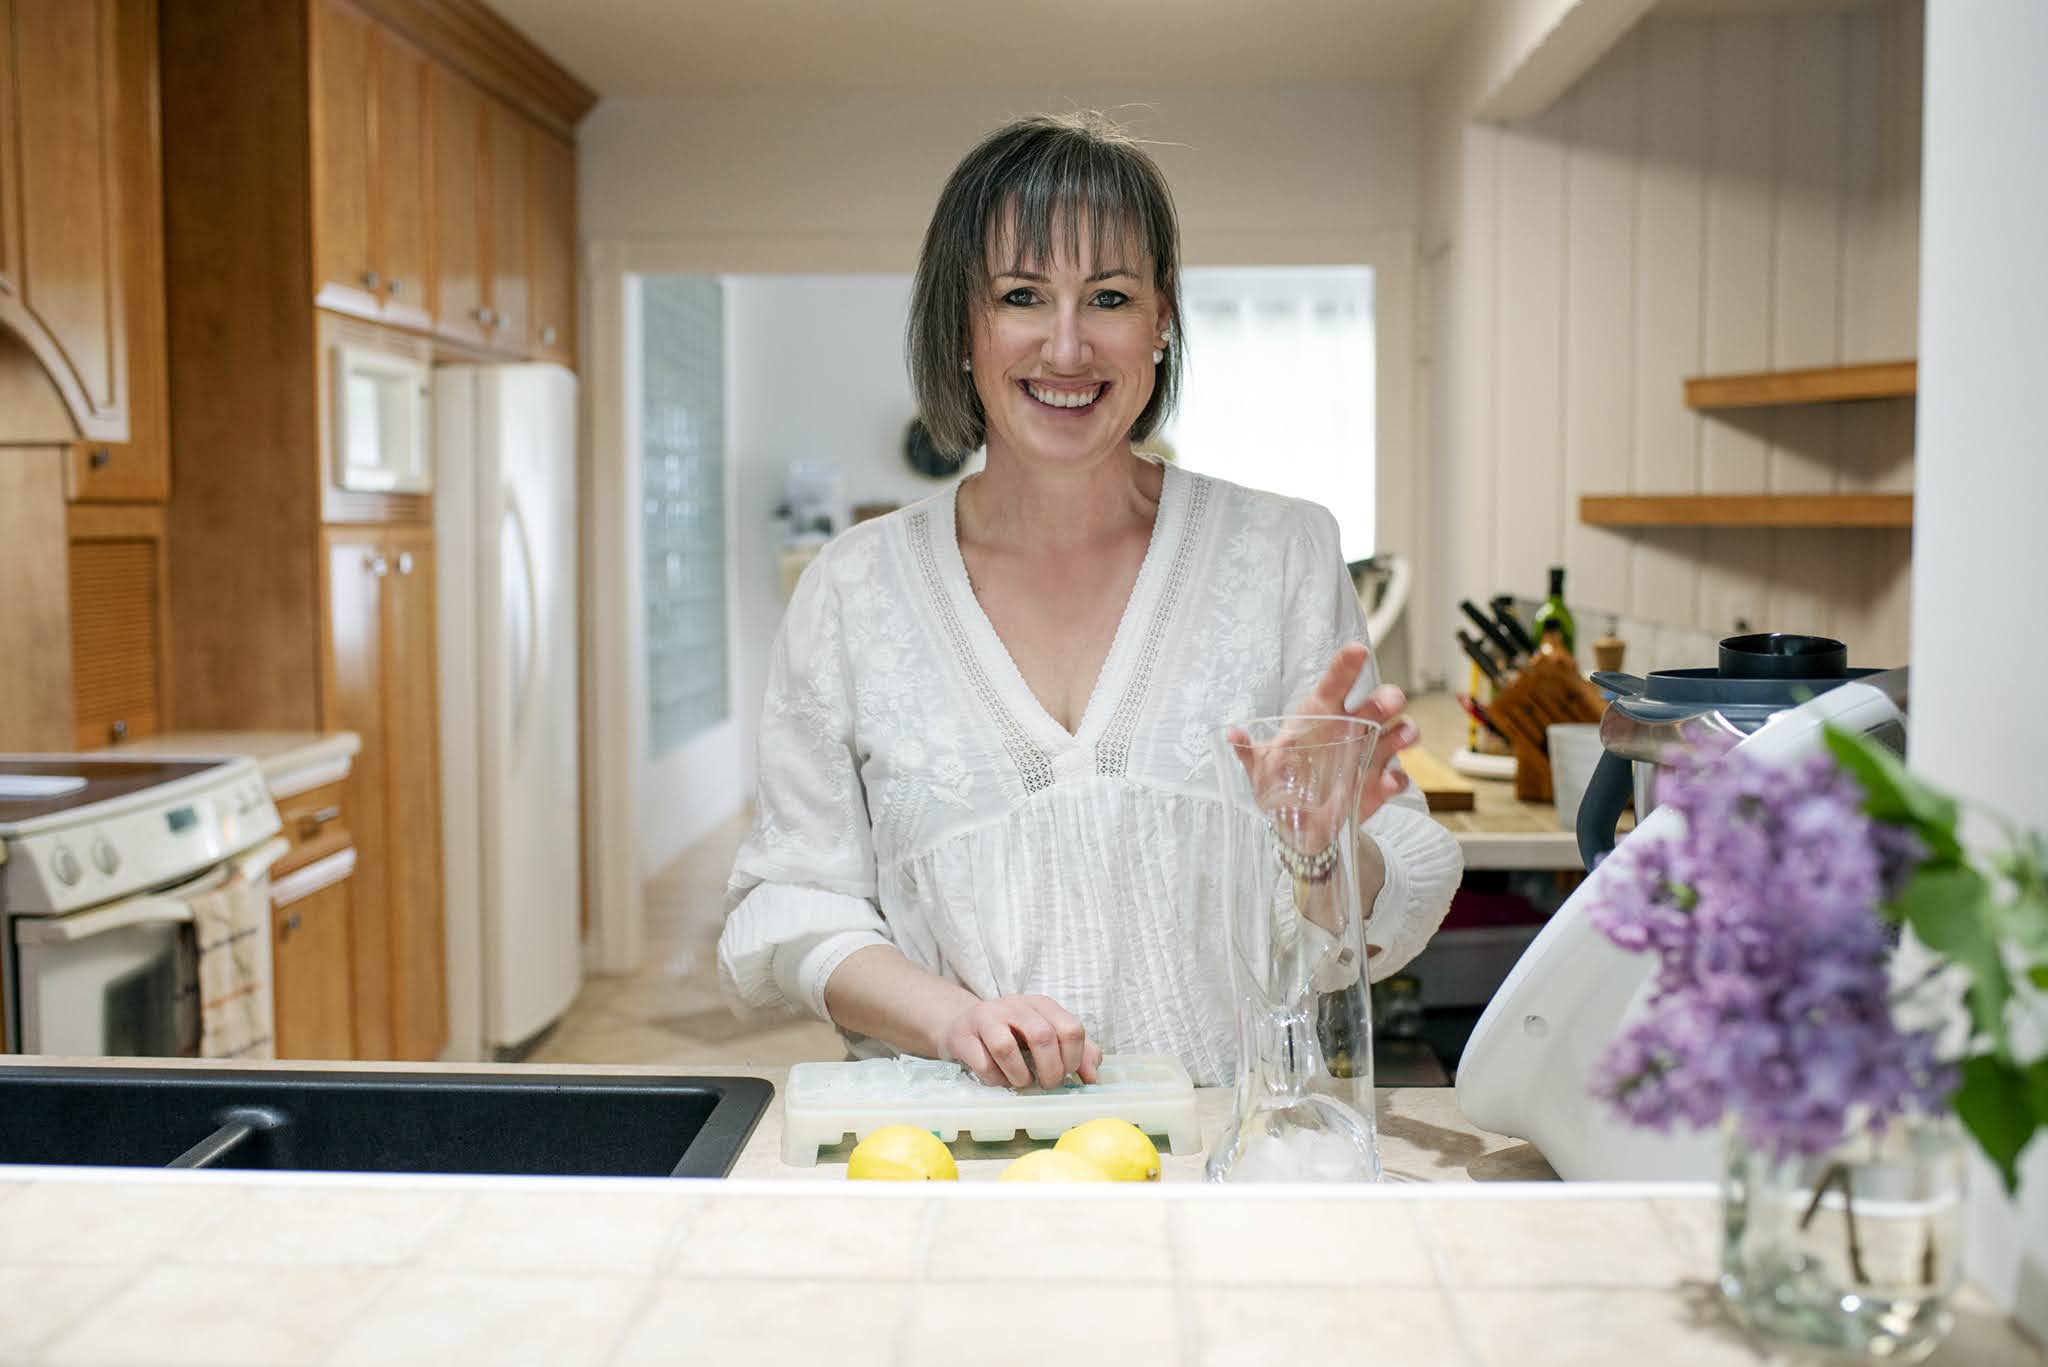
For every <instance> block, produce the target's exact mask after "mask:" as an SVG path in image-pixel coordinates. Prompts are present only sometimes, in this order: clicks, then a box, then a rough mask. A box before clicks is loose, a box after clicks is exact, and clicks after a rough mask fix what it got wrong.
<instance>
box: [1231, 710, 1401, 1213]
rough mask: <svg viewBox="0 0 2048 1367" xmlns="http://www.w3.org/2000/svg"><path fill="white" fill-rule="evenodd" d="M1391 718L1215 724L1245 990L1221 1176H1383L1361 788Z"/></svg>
mask: <svg viewBox="0 0 2048 1367" xmlns="http://www.w3.org/2000/svg"><path fill="white" fill-rule="evenodd" d="M1379 732H1380V728H1379V727H1378V726H1377V725H1376V724H1375V723H1372V722H1367V721H1360V720H1358V719H1357V718H1355V717H1305V716H1293V717H1263V718H1259V719H1256V720H1252V721H1247V722H1243V723H1240V724H1239V725H1237V726H1232V727H1226V728H1224V729H1223V730H1222V731H1221V732H1219V733H1218V734H1217V735H1216V737H1215V747H1216V762H1217V772H1218V781H1219V784H1220V787H1221V796H1222V798H1223V805H1224V823H1223V841H1222V844H1223V848H1222V850H1221V854H1222V863H1223V891H1224V909H1225V915H1226V916H1227V918H1228V920H1229V926H1230V944H1231V978H1232V982H1233V985H1234V987H1235V988H1236V992H1237V1026H1238V1060H1237V1090H1236V1105H1235V1109H1234V1111H1233V1114H1232V1116H1231V1121H1230V1125H1229V1128H1228V1129H1227V1130H1226V1131H1225V1132H1224V1134H1223V1136H1222V1138H1221V1139H1220V1141H1219V1142H1218V1143H1217V1145H1216V1146H1215V1148H1214V1149H1213V1150H1212V1151H1211V1152H1210V1156H1209V1165H1208V1174H1209V1180H1211V1181H1213V1182H1225V1181H1228V1182H1347V1181H1348V1182H1357V1181H1368V1182H1369V1181H1377V1180H1379V1178H1380V1155H1379V1130H1378V1125H1377V1124H1376V1121H1375V1116H1374V1110H1373V1106H1374V1102H1373V1090H1372V994H1371V988H1370V986H1369V982H1368V978H1367V973H1366V951H1365V939H1364V921H1365V911H1366V908H1365V906H1364V904H1363V900H1362V896H1361V890H1360V888H1359V883H1358V858H1357V855H1358V822H1357V810H1358V794H1359V787H1360V781H1361V779H1362V778H1363V776H1364V774H1365V772H1366V766H1367V762H1368V761H1369V759H1370V758H1371V755H1372V752H1373V746H1374V745H1375V744H1376V743H1377V742H1378V740H1379Z"/></svg>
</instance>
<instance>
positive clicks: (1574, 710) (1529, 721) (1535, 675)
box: [1487, 649, 1607, 802]
mask: <svg viewBox="0 0 2048 1367" xmlns="http://www.w3.org/2000/svg"><path fill="white" fill-rule="evenodd" d="M1487 708H1488V710H1489V711H1490V712H1491V713H1492V714H1493V722H1494V725H1495V726H1497V727H1499V728H1500V730H1501V731H1502V733H1503V734H1505V735H1506V736H1507V738H1508V744H1509V745H1510V746H1512V747H1513V748H1514V752H1515V796H1516V797H1518V798H1520V799H1521V800H1522V801H1524V802H1548V801H1550V738H1549V734H1548V728H1549V727H1550V726H1551V724H1552V723H1554V722H1597V721H1599V720H1600V714H1601V713H1603V712H1604V711H1606V710H1607V704H1606V700H1605V699H1604V698H1602V697H1601V696H1600V690H1599V689H1597V688H1595V687H1594V686H1593V685H1592V684H1591V683H1590V682H1589V681H1588V680H1587V679H1586V678H1585V677H1584V676H1583V675H1581V674H1580V673H1579V667H1578V665H1577V664H1576V663H1575V662H1574V661H1573V660H1572V657H1571V656H1569V655H1567V654H1565V653H1564V652H1563V651H1561V650H1556V649H1544V650H1539V651H1538V652H1536V654H1535V656H1534V657H1533V658H1532V659H1531V660H1530V661H1529V663H1528V664H1526V665H1523V666H1522V669H1521V672H1520V673H1519V674H1517V675H1516V676H1515V677H1514V678H1513V679H1512V680H1511V681H1509V682H1508V684H1507V685H1506V686H1505V687H1503V688H1501V689H1499V690H1498V691H1497V692H1495V693H1494V695H1493V701H1492V702H1490V703H1488V704H1487Z"/></svg>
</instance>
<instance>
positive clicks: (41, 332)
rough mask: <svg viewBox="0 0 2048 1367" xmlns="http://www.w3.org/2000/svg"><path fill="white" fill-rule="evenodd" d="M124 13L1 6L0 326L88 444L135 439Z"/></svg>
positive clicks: (11, 0) (87, 3)
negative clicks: (126, 243)
mask: <svg viewBox="0 0 2048 1367" xmlns="http://www.w3.org/2000/svg"><path fill="white" fill-rule="evenodd" d="M119 28H120V24H119V22H118V15H117V5H116V0H67V3H61V4H53V3H48V0H0V323H4V324H6V325H7V326H8V327H10V328H11V329H12V330H13V331H14V332H15V333H16V334H17V335H18V336H19V337H20V339H21V341H22V343H23V344H24V345H25V346H26V347H27V348H28V350H29V352H30V353H31V354H32V355H33V356H34V357H35V358H36V360H37V361H38V362H40V363H41V366H42V368H43V370H44V371H45V372H47V374H48V376H49V379H50V380H51V381H52V382H53V383H54V384H55V385H56V388H57V392H58V394H59V395H60V396H61V397H62V399H63V401H64V407H65V409H66V410H67V411H68V412H69V414H70V416H71V420H72V421H73V422H74V423H75V424H76V426H77V429H78V435H80V436H81V437H83V438H85V439H87V440H89V441H97V442H122V441H126V440H127V439H128V421H129V413H128V407H129V390H128V331H127V309H128V299H127V292H126V290H125V289H124V287H123V282H124V273H125V268H126V262H125V260H124V256H123V251H122V245H123V231H122V202H123V197H124V192H123V189H122V186H121V183H120V182H121V176H120V170H119V165H118V157H117V155H116V151H117V146H118V144H119V142H120V137H119V130H120V125H121V121H122V117H121V116H122V104H123V95H122V83H121V80H120V79H119V76H118V71H119V66H120V47H119V42H118V30H119Z"/></svg>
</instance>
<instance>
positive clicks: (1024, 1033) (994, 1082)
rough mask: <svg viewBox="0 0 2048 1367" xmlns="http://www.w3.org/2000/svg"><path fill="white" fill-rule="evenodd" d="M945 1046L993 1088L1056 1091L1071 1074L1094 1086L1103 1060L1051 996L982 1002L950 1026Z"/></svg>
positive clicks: (948, 1055) (942, 1039)
mask: <svg viewBox="0 0 2048 1367" xmlns="http://www.w3.org/2000/svg"><path fill="white" fill-rule="evenodd" d="M940 1045H941V1047H942V1048H943V1049H944V1051H945V1053H944V1057H946V1058H949V1059H952V1060H953V1061H954V1062H956V1063H958V1064H960V1065H961V1066H962V1067H964V1068H966V1069H967V1071H968V1072H970V1073H972V1074H974V1075H975V1076H976V1077H977V1078H980V1079H981V1080H982V1081H983V1082H985V1083H987V1084H989V1085H990V1086H991V1087H1029V1086H1031V1085H1032V1084H1033V1083H1036V1084H1037V1085H1038V1086H1040V1087H1057V1086H1059V1085H1060V1082H1061V1080H1062V1079H1063V1078H1065V1077H1066V1075H1067V1074H1069V1073H1079V1074H1080V1075H1081V1081H1083V1082H1094V1081H1095V1080H1096V1079H1095V1066H1096V1065H1097V1064H1099V1063H1101V1062H1102V1050H1101V1049H1100V1048H1099V1047H1097V1045H1096V1044H1095V1041H1093V1040H1091V1039H1089V1038H1088V1032H1087V1030H1086V1028H1085V1027H1083V1026H1082V1024H1081V1022H1080V1021H1079V1020H1078V1019H1076V1018H1075V1017H1074V1015H1073V1014H1072V1013H1071V1012H1069V1011H1068V1010H1067V1009H1066V1008H1064V1007H1062V1006H1061V1005H1060V1004H1059V1003H1058V1002H1056V1001H1054V1000H1053V999H1052V998H1050V997H1037V996H1012V997H997V998H996V999H995V1000H993V1001H977V1002H975V1003H974V1005H972V1006H970V1007H968V1008H967V1009H966V1010H965V1011H962V1012H961V1013H960V1014H959V1015H957V1016H955V1017H953V1019H952V1021H951V1022H949V1023H948V1024H947V1026H946V1028H945V1030H944V1032H943V1033H942V1034H941V1036H940ZM1026 1049H1029V1050H1030V1051H1031V1054H1030V1057H1029V1058H1028V1059H1027V1058H1026V1057H1025V1055H1024V1051H1025V1050H1026Z"/></svg>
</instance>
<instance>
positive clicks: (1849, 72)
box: [1421, 0, 1920, 667]
mask: <svg viewBox="0 0 2048 1367" xmlns="http://www.w3.org/2000/svg"><path fill="white" fill-rule="evenodd" d="M1919 25H1920V16H1919V9H1918V6H1917V4H1914V3H1911V0H1900V2H1899V3H1895V4H1892V5H1888V6H1882V7H1878V8H1874V9H1865V10H1859V11H1856V12H1852V13H1826V14H1799V15H1791V16H1783V17H1770V16H1755V15H1743V16H1736V17H1717V18H1707V19H1697V18H1677V17H1668V18H1660V17H1652V18H1650V19H1648V20H1646V21H1645V22H1643V23H1642V24H1641V25H1639V26H1638V27H1637V28H1636V29H1635V30H1634V31H1632V32H1631V33H1629V34H1628V35H1627V36H1626V37H1625V38H1623V39H1622V40H1621V41H1620V42H1619V43H1618V44H1617V45H1616V46H1615V47H1614V48H1613V49H1612V50H1611V51H1609V52H1608V53H1607V55H1606V56H1605V57H1603V58H1602V59H1601V60H1600V61H1599V62H1598V63H1597V64H1596V65H1594V66H1593V67H1592V69H1591V70H1590V71H1589V72H1588V73H1587V74H1586V76H1585V77H1584V78H1583V79H1582V80H1580V81H1579V82H1578V83H1577V84H1576V85H1575V86H1573V87H1572V89H1571V90H1570V91H1569V92H1568V93H1567V94H1566V95H1565V97H1564V98H1563V99H1561V100H1559V101H1558V102H1557V103H1556V104H1554V105H1553V106H1552V107H1551V108H1550V109H1548V110H1546V111H1545V112H1544V113H1543V114H1541V115H1539V116H1537V117H1536V118H1533V119H1530V120H1527V121H1523V122H1518V123H1514V124H1508V125H1499V126H1496V125H1487V124H1478V123H1474V122H1472V121H1471V119H1470V112H1471V111H1470V110H1469V108H1466V107H1464V105H1463V103H1462V101H1464V100H1465V99H1467V98H1469V94H1470V91H1471V89H1472V88H1473V83H1472V81H1471V79H1470V74H1469V71H1467V70H1465V69H1463V68H1461V67H1460V66H1459V64H1458V63H1456V62H1452V63H1447V65H1446V67H1445V69H1444V72H1443V74H1442V76H1441V78H1440V80H1439V81H1438V82H1437V84H1436V85H1435V86H1434V87H1433V88H1432V90H1431V91H1430V92H1429V96H1428V99H1427V102H1426V115H1425V121H1424V126H1423V130H1422V138H1423V145H1424V148H1425V152H1424V159H1423V160H1424V165H1423V172H1424V175H1423V204H1422V206H1421V207H1422V218H1421V222H1422V243H1423V259H1424V263H1425V265H1424V270H1425V273H1426V275H1427V276H1434V275H1436V274H1437V273H1439V272H1446V273H1447V276H1446V277H1445V278H1444V279H1443V280H1442V281H1440V282H1439V284H1440V286H1441V288H1440V289H1439V290H1438V299H1439V301H1440V307H1439V308H1438V309H1436V310H1433V314H1432V319H1431V322H1432V326H1433V328H1434V329H1436V336H1435V341H1434V345H1433V356H1434V358H1435V359H1434V364H1433V365H1432V367H1431V369H1430V371H1429V374H1428V379H1427V382H1428V383H1429V384H1431V385H1435V386H1441V387H1442V392H1441V393H1436V394H1433V395H1432V397H1431V399H1430V401H1429V406H1430V409H1431V411H1432V412H1440V413H1441V414H1442V415H1443V416H1444V421H1442V422H1439V423H1437V424H1435V425H1434V426H1433V427H1432V428H1431V431H1430V443H1431V445H1430V450H1429V452H1428V453H1427V456H1426V460H1427V462H1428V463H1429V465H1430V467H1431V471H1430V477H1431V478H1432V479H1433V480H1434V481H1436V487H1435V490H1434V493H1433V503H1432V508H1431V511H1432V513H1433V514H1434V516H1435V519H1436V520H1435V521H1434V522H1433V524H1432V531H1433V532H1434V533H1435V536H1436V547H1437V549H1438V551H1439V553H1440V554H1441V555H1443V557H1444V563H1443V572H1442V574H1440V576H1439V578H1438V584H1437V588H1436V590H1435V602H1434V604H1433V605H1427V604H1426V611H1427V613H1428V616H1429V618H1430V620H1434V621H1438V622H1448V621H1451V620H1453V612H1452V608H1451V604H1452V603H1453V602H1454V601H1455V596H1456V595H1458V594H1463V595H1469V596H1475V597H1478V596H1484V595H1485V594H1488V593H1492V592H1496V591H1500V590H1503V589H1512V590H1516V591H1519V592H1522V593H1525V594H1537V593H1540V590H1541V587H1542V583H1543V573H1544V569H1545V567H1546V566H1548V565H1551V564H1563V565H1565V566H1566V567H1567V569H1568V570H1569V587H1570V590H1571V593H1570V596H1571V598H1572V600H1573V602H1574V603H1575V604H1583V605H1587V606H1591V607H1596V608H1602V609H1606V610H1608V611H1612V612H1615V613H1619V614H1623V615H1624V616H1628V617H1634V618H1640V619H1646V620H1651V621H1668V622H1675V623H1679V624H1686V625H1690V626H1692V627H1694V628H1696V629H1698V630H1699V631H1700V632H1701V633H1703V634H1704V637H1705V638H1711V637H1713V636H1719V635H1723V634H1726V633H1727V632H1728V631H1729V630H1730V629H1732V627H1733V626H1734V623H1735V621H1736V619H1737V618H1742V619H1746V620H1747V621H1749V622H1750V623H1752V624H1753V625H1755V626H1756V627H1758V628H1764V627H1769V628H1773V629H1777V630H1788V631H1799V630H1808V631H1820V632H1823V633H1826V634H1829V635H1834V636H1839V637H1841V638H1843V639H1844V640H1845V641H1847V642H1848V644H1849V646H1850V650H1851V655H1852V658H1853V659H1854V660H1855V661H1857V662H1859V663H1867V664H1889V663H1896V662H1897V661H1898V660H1900V659H1902V658H1904V656H1905V654H1906V650H1907V626H1908V608H1907V584H1908V563H1909V540H1910V538H1909V535H1908V534H1907V533H1906V532H1903V531H1785V532H1770V531H1750V530H1724V529H1709V530H1697V529H1675V530H1610V529H1603V528H1593V527H1587V526H1584V525H1582V524H1581V523H1580V522H1579V521H1578V496H1579V495H1580V494H1582V493H1594V492H1617V493H1618V492H1631V491H1641V492H1670V493H1684V492H1727V493H1737V492H1759V493H1761V492H1804V491H1834V490H1842V491H1849V490H1860V489H1881V490H1904V489H1908V488H1910V487H1911V479H1912V462H1911V449H1912V415H1913V410H1912V405H1911V404H1910V403H1906V402H1896V401H1895V402H1890V403H1885V404H1865V405H1857V406H1853V407H1846V408H1822V409H1812V410H1796V409H1784V410H1754V411H1752V412H1750V413H1748V414H1720V415H1715V416H1713V417H1703V416H1701V415H1697V414H1694V413H1691V412H1690V411H1688V410H1687V409H1686V408H1685V407H1684V405H1683V402H1682V397H1681V382H1682V380H1683V379H1684V378H1685V377H1686V376H1688V375H1692V374H1698V373H1702V372H1709V371H1739V370H1752V369H1767V368H1776V367H1789V366H1802V365H1824V364H1831V363H1837V362H1848V361H1857V360H1876V359H1884V358H1890V357H1899V356H1911V355H1913V354H1914V347H1915V338H1914V325H1915V317H1914V298H1915V282H1916V272H1915V260H1916V254H1917V248H1918V224H1917V186H1918V173H1919V160H1918V108H1919V89H1918V74H1917V73H1918V62H1919V42H1918V34H1919ZM1476 33H1480V34H1483V29H1482V30H1478V31H1476ZM1472 41H1474V42H1477V41H1479V39H1478V37H1477V36H1474V37H1473V39H1472ZM1467 65H1469V58H1468V62H1467ZM1436 314H1441V315H1442V316H1435V315H1436ZM1446 631H1448V629H1447V628H1446ZM1637 663H1639V662H1638V661H1637V660H1634V659H1632V661H1631V664H1632V667H1634V666H1635V665H1636V664H1637ZM1640 663H1651V664H1661V663H1665V662H1650V661H1643V662H1640ZM1686 663H1700V661H1696V660H1695V661H1686Z"/></svg>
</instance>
